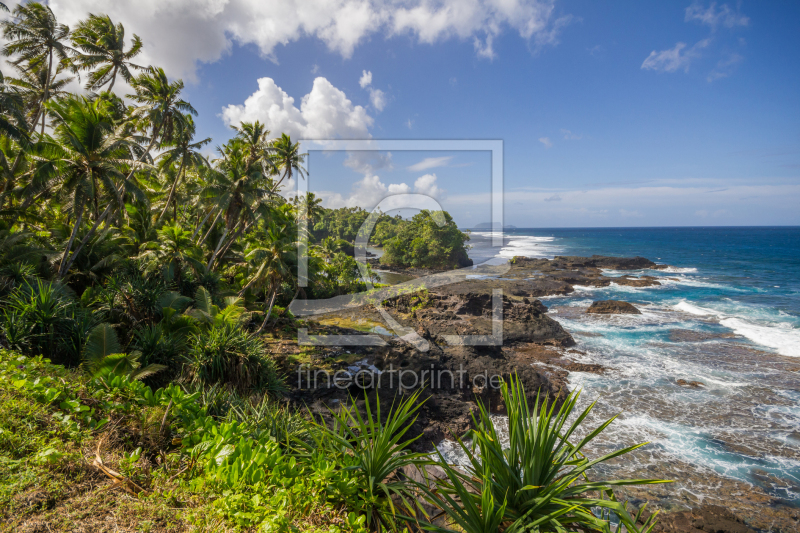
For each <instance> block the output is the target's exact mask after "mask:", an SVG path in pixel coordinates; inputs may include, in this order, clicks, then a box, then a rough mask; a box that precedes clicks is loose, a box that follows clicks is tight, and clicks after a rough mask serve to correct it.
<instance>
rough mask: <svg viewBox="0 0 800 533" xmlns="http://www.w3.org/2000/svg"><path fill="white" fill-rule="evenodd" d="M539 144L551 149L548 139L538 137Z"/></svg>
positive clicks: (550, 142) (551, 145)
mask: <svg viewBox="0 0 800 533" xmlns="http://www.w3.org/2000/svg"><path fill="white" fill-rule="evenodd" d="M539 142H540V143H542V144H543V145H544V147H545V148H552V147H553V141H551V140H550V137H539Z"/></svg>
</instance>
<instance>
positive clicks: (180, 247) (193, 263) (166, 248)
mask: <svg viewBox="0 0 800 533" xmlns="http://www.w3.org/2000/svg"><path fill="white" fill-rule="evenodd" d="M201 253H202V252H201V251H200V248H198V247H197V246H195V244H194V243H193V242H192V234H191V232H189V231H187V230H184V229H183V228H182V227H180V226H178V225H175V226H164V227H163V228H161V229H160V230H158V240H156V241H152V242H149V243H147V245H146V246H145V251H144V252H143V253H142V254H140V255H139V256H138V258H139V259H143V260H145V263H146V264H147V268H148V269H149V270H153V269H156V268H159V267H160V268H163V269H164V270H165V271H166V272H167V273H168V274H169V276H168V277H172V278H173V279H174V280H175V282H176V284H177V285H178V287H180V283H181V279H182V277H183V272H184V271H185V270H186V267H187V266H188V267H190V268H191V269H192V270H194V271H195V272H198V271H202V270H203V264H202V262H201V260H200V258H201Z"/></svg>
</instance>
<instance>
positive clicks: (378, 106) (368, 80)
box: [358, 70, 387, 113]
mask: <svg viewBox="0 0 800 533" xmlns="http://www.w3.org/2000/svg"><path fill="white" fill-rule="evenodd" d="M358 84H359V85H360V86H361V88H362V89H367V90H368V91H369V101H370V103H371V104H372V107H373V108H375V111H377V112H378V113H380V112H381V111H383V109H384V108H385V107H386V102H387V98H386V93H385V92H383V91H381V90H380V89H374V88H372V87H370V85H372V72H371V71H369V70H362V71H361V78H360V79H359V80H358Z"/></svg>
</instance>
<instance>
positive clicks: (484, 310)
mask: <svg viewBox="0 0 800 533" xmlns="http://www.w3.org/2000/svg"><path fill="white" fill-rule="evenodd" d="M370 261H372V260H370ZM509 263H510V264H509V265H508V267H506V269H505V270H503V271H502V273H501V274H500V275H497V276H489V275H480V274H479V275H473V276H470V277H469V278H468V277H467V276H463V275H462V276H461V277H455V278H453V280H451V282H448V283H446V284H441V285H438V286H436V284H435V283H434V284H432V286H430V287H428V288H420V290H417V291H415V292H409V293H407V294H402V295H399V296H396V297H393V298H391V299H388V300H385V301H383V303H382V307H383V312H385V313H388V314H389V315H390V316H391V318H392V319H393V320H394V321H396V322H397V324H399V325H400V326H401V327H402V328H404V330H405V331H413V334H415V335H416V338H418V339H421V340H423V341H424V344H425V346H426V347H427V350H420V349H419V345H415V344H414V343H412V342H408V338H407V337H408V336H407V335H406V336H402V335H401V336H402V338H401V336H398V335H392V334H391V332H390V331H388V330H387V329H386V325H385V324H384V322H385V321H384V319H383V317H382V315H381V312H380V311H379V310H378V309H376V307H375V306H374V305H362V306H360V307H349V308H346V309H344V310H340V311H334V312H331V313H327V314H321V315H318V316H315V317H313V319H310V320H308V323H307V325H308V332H309V334H311V335H314V334H328V335H330V334H333V333H338V334H348V335H363V334H365V333H368V334H371V335H373V336H374V335H375V333H378V334H380V337H381V339H382V340H383V343H382V345H372V346H347V347H344V346H341V347H340V346H315V347H308V348H303V347H297V348H296V349H297V351H298V352H300V353H302V354H303V355H304V356H305V357H304V358H300V359H299V360H301V363H300V366H297V365H295V367H294V368H292V364H291V363H290V364H288V365H287V368H286V369H285V370H286V371H287V373H293V374H294V373H296V374H295V375H296V376H297V380H296V381H295V382H294V383H292V386H293V390H292V391H291V392H290V393H289V399H290V401H291V402H292V403H294V404H296V405H305V406H308V407H309V408H310V409H311V411H312V412H314V413H316V414H318V415H320V416H322V417H327V416H329V412H330V411H329V409H335V408H336V406H338V405H342V403H343V402H346V401H348V398H349V397H353V398H356V399H357V402H358V403H359V404H363V402H364V401H370V402H373V401H374V400H375V399H376V398H380V400H381V403H384V402H385V404H386V405H388V404H390V403H391V402H392V401H393V400H394V399H395V398H396V397H397V396H398V395H405V394H409V393H410V392H412V391H415V390H417V389H420V388H421V387H422V385H423V382H424V384H425V387H424V389H423V392H422V395H421V399H420V401H423V402H424V405H423V407H422V409H421V410H420V416H419V417H418V418H417V420H416V422H415V423H414V425H413V426H412V428H411V430H410V432H409V434H410V435H411V436H419V437H420V438H419V439H418V440H417V441H416V443H415V444H416V449H418V450H420V451H428V450H430V449H432V447H433V446H434V445H436V444H438V443H439V442H441V441H442V440H443V439H450V440H452V439H454V438H455V437H458V436H461V435H462V434H463V433H464V432H466V431H467V430H468V429H469V428H470V424H471V416H470V413H471V412H472V411H473V410H474V409H475V408H476V407H477V403H476V400H478V399H479V400H481V401H482V402H483V403H484V404H485V405H486V406H487V408H488V409H489V410H490V412H492V413H494V414H504V413H505V407H504V405H503V404H502V400H501V397H500V394H499V382H500V381H499V380H505V379H508V378H509V377H510V376H511V375H512V374H513V373H515V372H516V373H518V375H519V377H520V379H521V380H522V382H523V384H524V385H525V390H526V394H527V395H528V400H529V402H531V403H533V402H534V401H535V398H536V396H537V394H541V395H542V397H544V398H546V400H547V401H548V402H556V403H559V402H561V401H562V400H563V398H564V397H565V396H566V394H567V383H568V379H569V373H570V372H590V373H605V372H609V371H613V369H609V368H607V367H604V366H602V365H600V364H587V363H585V362H581V361H579V360H578V359H580V356H581V355H582V353H581V352H580V351H578V350H576V349H575V348H574V345H575V344H576V343H575V340H574V339H573V337H572V335H571V334H570V332H568V331H566V330H565V329H564V328H563V327H562V326H561V324H559V322H558V321H557V320H555V319H553V318H552V317H551V316H549V315H548V311H549V310H548V308H547V306H545V305H544V304H543V303H542V302H541V300H540V298H542V297H545V296H552V295H567V294H570V293H572V292H574V291H575V287H576V286H589V287H607V286H609V285H611V284H612V283H616V284H619V285H629V286H634V287H647V286H655V285H659V284H660V282H659V281H658V279H656V278H655V277H653V276H647V275H639V276H632V275H626V274H620V273H619V271H633V270H643V269H664V268H667V265H659V264H656V263H654V262H652V261H650V260H648V259H645V258H642V257H635V258H619V257H607V256H592V257H556V258H554V259H553V260H547V259H530V258H521V257H515V258H514V259H512V260H511V261H510V262H509ZM381 268H385V267H381ZM387 270H391V271H393V272H398V273H402V274H406V275H410V276H415V277H417V278H421V277H423V276H430V275H431V274H437V273H439V272H435V271H430V270H415V269H387ZM607 270H613V271H616V272H614V275H613V276H611V275H608V273H606V272H605V271H607ZM497 289H500V290H501V291H502V296H501V297H500V300H499V301H498V304H500V303H501V304H502V305H498V306H497V307H502V317H503V320H502V334H503V335H502V339H503V340H502V344H501V345H500V344H491V343H489V344H486V345H482V346H473V345H464V344H462V345H459V344H454V343H453V342H452V339H453V336H456V335H473V336H475V335H478V336H482V337H483V338H486V339H491V336H492V334H493V329H492V318H493V310H492V296H493V294H494V291H496V290H497ZM596 304H597V305H596V306H595V305H593V307H595V310H597V311H598V312H599V313H612V314H614V313H638V312H639V311H638V309H636V308H635V307H634V306H633V305H631V304H630V303H628V302H619V301H611V302H596ZM498 311H499V309H495V311H494V312H495V313H496V312H498ZM583 312H586V310H584V311H583ZM590 312H593V311H590ZM556 316H558V315H556ZM675 335H676V337H677V336H679V335H685V334H683V333H681V332H676V333H675ZM412 336H413V335H412ZM687 337H688V336H687ZM687 340H688V339H687ZM292 361H295V362H296V361H298V358H294V359H292ZM337 372H338V373H339V375H340V376H346V375H349V376H353V377H354V378H355V379H352V380H349V381H347V380H340V383H339V385H344V386H336V385H337V384H336V382H335V379H334V380H333V382H331V381H330V379H331V377H330V376H335V375H336V373H337ZM366 376H370V377H369V382H367V381H366V379H367V377H366ZM420 376H421V379H420ZM412 377H416V378H417V379H412ZM314 378H316V379H314ZM492 379H494V381H492ZM290 381H292V380H290ZM681 385H684V384H681ZM685 386H689V387H695V386H702V384H700V383H696V382H691V383H686V384H685ZM660 475H667V476H668V473H665V474H660ZM645 493H646V491H637V498H641V497H644V496H643V494H645ZM656 500H657V498H656ZM639 501H642V500H639ZM644 501H649V498H646V497H645V500H644ZM706 511H707V510H705V511H704V510H703V508H702V507H697V508H694V509H690V510H686V509H677V510H675V511H672V512H671V513H669V514H668V515H665V516H664V517H663V518H662V520H661V525H660V526H659V527H658V528H657V529H656V530H655V531H663V532H665V533H666V532H670V533H672V532H675V533H677V532H681V533H683V532H686V533H697V532H701V531H709V532H710V531H715V532H719V533H723V532H728V531H730V532H736V533H743V532H745V531H752V530H751V529H750V527H749V526H746V525H745V524H744V523H743V522H742V521H741V519H744V521H745V522H747V523H751V524H754V525H757V527H761V522H760V521H759V520H758V517H755V516H754V517H750V516H743V517H738V518H737V517H736V516H734V515H725V517H722V518H724V520H723V519H722V518H720V520H716V519H712V518H713V516H717V515H718V514H719V513H717V512H716V511H714V512H712V513H711V514H709V512H710V511H709V512H706ZM677 513H684V514H682V515H680V516H679V515H678V514H677ZM687 513H688V514H687ZM693 513H694V514H693ZM714 513H716V514H714ZM673 515H674V516H673ZM706 515H708V516H706ZM698 517H700V518H698ZM703 517H705V518H703ZM709 517H712V518H709ZM706 518H708V520H706ZM704 520H705V521H704ZM793 521H794V524H795V525H797V518H796V513H795V517H794V518H792V517H791V516H787V517H785V519H781V520H780V522H781V524H791V523H792V522H793ZM692 524H694V525H692ZM706 524H709V525H708V527H711V529H708V527H706ZM719 524H727V525H725V527H724V528H721V529H720V528H719V527H722V526H719ZM718 526H719V527H718ZM714 528H716V529H714ZM725 528H727V529H725ZM785 530H786V531H789V530H791V529H785ZM776 531H777V530H776Z"/></svg>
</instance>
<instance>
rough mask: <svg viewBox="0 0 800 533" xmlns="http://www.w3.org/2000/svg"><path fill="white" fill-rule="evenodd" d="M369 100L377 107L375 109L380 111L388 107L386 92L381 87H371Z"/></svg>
mask: <svg viewBox="0 0 800 533" xmlns="http://www.w3.org/2000/svg"><path fill="white" fill-rule="evenodd" d="M369 102H370V103H371V104H372V107H374V108H375V111H377V112H379V113H380V112H381V111H383V108H385V107H386V93H385V92H383V91H381V90H380V89H370V90H369Z"/></svg>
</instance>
